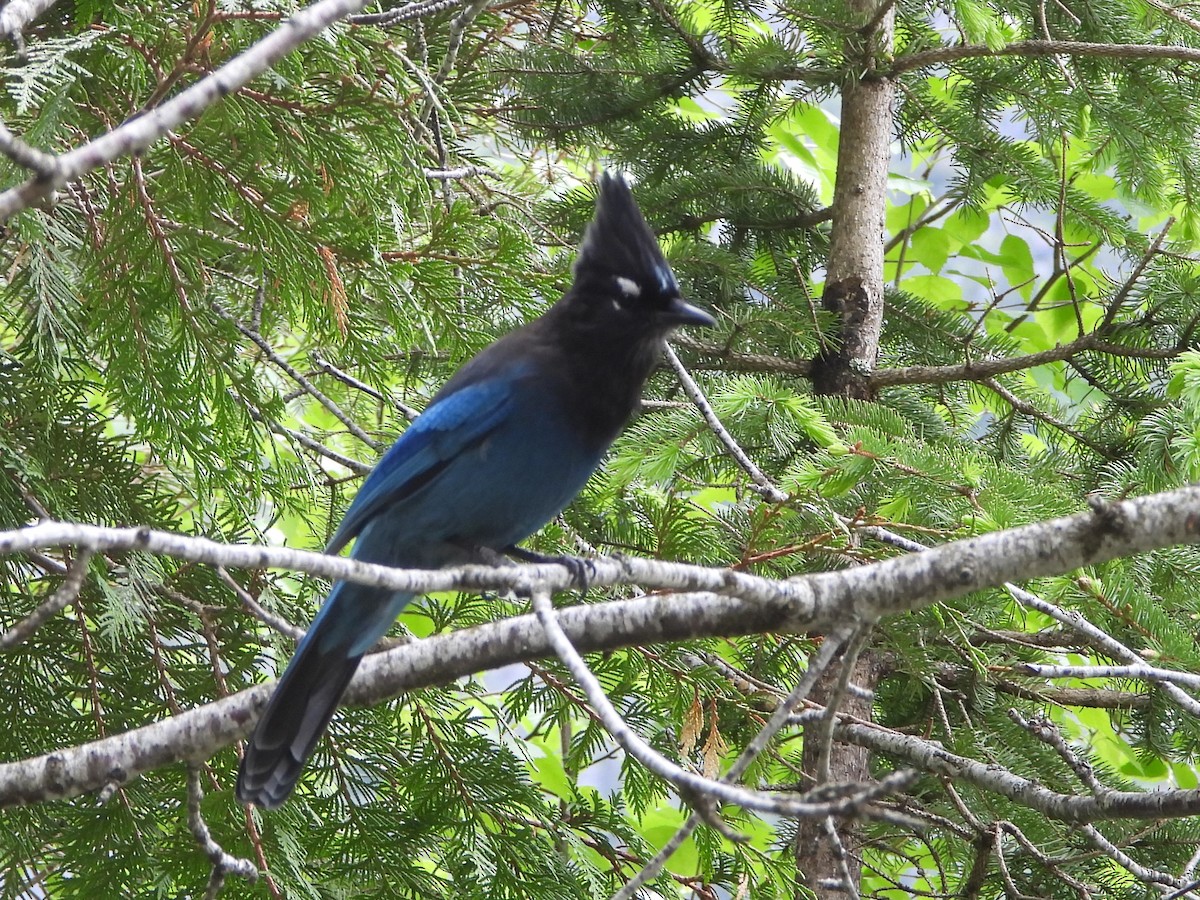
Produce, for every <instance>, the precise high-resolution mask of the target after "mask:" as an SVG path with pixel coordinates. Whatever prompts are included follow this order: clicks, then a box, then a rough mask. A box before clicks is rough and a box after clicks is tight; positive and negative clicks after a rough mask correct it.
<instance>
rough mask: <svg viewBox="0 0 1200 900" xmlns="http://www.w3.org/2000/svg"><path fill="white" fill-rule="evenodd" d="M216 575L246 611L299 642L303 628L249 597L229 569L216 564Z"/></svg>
mask: <svg viewBox="0 0 1200 900" xmlns="http://www.w3.org/2000/svg"><path fill="white" fill-rule="evenodd" d="M217 575H218V576H220V578H221V580H222V581H223V582H225V584H227V585H228V586H229V588H230V590H232V591H233V592H234V594H236V595H237V598H238V599H239V600H241V601H242V606H244V607H245V608H246V611H247V612H248V613H250V615H252V616H254V618H256V619H258V621H260V622H262V623H263V624H264V625H266V626H267V627H268V628H272V629H274V630H275V631H278V632H279V633H280V634H282V635H283V636H284V637H289V638H291V639H292V640H293V641H295V642H296V643H299V642H300V640H301V639H302V638H303V637H304V629H303V628H300V627H299V626H297V625H293V624H292V623H291V622H289V621H288V620H287V619H285V618H283V616H277V615H275V614H274V613H273V612H270V611H269V610H267V609H266V608H265V607H264V606H263V605H262V604H261V603H259V602H258V601H257V600H255V599H254V598H253V597H251V596H250V594H249V592H248V591H247V590H246V589H245V588H244V587H242V586H241V585H240V584H238V583H237V582H236V581H235V580H234V578H233V576H232V575H230V574H229V570H228V569H226V568H225V567H224V566H217Z"/></svg>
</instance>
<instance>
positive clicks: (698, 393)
mask: <svg viewBox="0 0 1200 900" xmlns="http://www.w3.org/2000/svg"><path fill="white" fill-rule="evenodd" d="M663 355H664V356H665V357H666V358H667V362H669V363H670V364H671V368H673V369H674V370H675V374H676V376H677V377H678V378H679V383H680V384H681V385H683V390H684V392H685V393H686V394H687V395H688V397H690V398H691V401H692V402H693V403H695V404H696V408H697V409H698V410H700V414H701V415H702V416H704V421H705V422H707V423H708V427H709V428H711V429H712V433H713V434H714V435H716V437H717V440H719V441H720V442H721V444H722V445H723V446H724V447H725V449H726V450H727V451H728V452H729V455H730V456H731V457H733V459H734V461H735V462H736V463H737V464H738V465H739V466H740V467H741V468H742V471H744V472H745V473H746V474H747V475H749V476H750V480H751V481H753V482H754V488H753V490H754V491H755V493H758V494H761V495H762V496H763V497H764V498H765V499H767V500H769V501H771V502H772V503H783V502H785V501H786V500H787V499H788V495H787V494H786V493H784V492H783V491H781V490H780V489H779V488H777V487H776V486H775V485H774V483H772V481H771V479H769V478H768V477H767V476H766V475H765V474H763V471H762V469H760V468H759V467H758V466H757V465H755V463H754V460H752V459H751V458H750V457H749V456H748V455H747V454H746V451H745V450H743V449H742V448H741V447H740V446H739V445H738V442H737V441H736V440H734V438H733V435H731V434H730V433H729V430H728V429H727V428H726V427H725V426H724V425H722V424H721V420H720V419H719V418H717V414H716V413H715V412H714V411H713V408H712V404H711V403H709V402H708V398H707V397H705V396H704V392H703V391H702V390H700V385H698V384H696V380H695V379H694V378H692V376H691V374H690V373H689V372H688V370H687V369H686V368H685V367H684V365H683V363H682V362H680V360H679V357H678V356H677V355H676V354H675V351H674V349H672V347H671V345H670V344H664V345H663Z"/></svg>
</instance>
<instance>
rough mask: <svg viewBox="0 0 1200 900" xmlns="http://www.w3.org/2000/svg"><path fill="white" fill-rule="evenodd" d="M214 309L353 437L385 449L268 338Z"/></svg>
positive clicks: (216, 308) (226, 312)
mask: <svg viewBox="0 0 1200 900" xmlns="http://www.w3.org/2000/svg"><path fill="white" fill-rule="evenodd" d="M212 308H213V309H214V310H215V311H216V313H217V315H219V316H220V317H221V318H222V319H224V320H225V321H227V322H229V323H230V324H231V325H233V327H234V328H236V329H237V330H238V331H240V332H241V333H242V334H243V335H245V336H246V337H247V338H249V339H250V340H251V341H253V342H254V343H255V345H257V347H258V349H260V350H261V351H262V352H263V354H264V355H265V356H266V357H267V359H269V360H270V361H271V362H273V363H274V364H275V365H276V366H278V367H279V368H280V369H281V370H282V371H283V373H284V374H285V375H287V376H288V377H289V378H291V379H292V380H293V381H294V382H296V384H298V385H300V387H302V388H304V390H305V391H306V392H307V393H308V394H309V395H311V396H312V397H313V399H315V400H316V401H317V402H318V403H320V404H321V405H322V406H324V407H325V408H326V409H327V410H329V412H330V413H331V414H332V415H333V417H334V418H335V419H337V420H338V421H339V422H341V423H342V424H343V425H345V426H346V430H347V431H349V432H350V433H351V434H352V435H354V436H355V437H356V438H358V439H359V440H360V441H362V442H363V443H364V444H366V445H367V446H368V447H370V448H371V449H372V450H376V451H379V450H382V449H383V446H384V445H383V444H382V443H381V442H380V441H377V440H375V439H374V438H373V437H371V436H370V435H369V434H367V433H366V432H365V431H363V430H362V428H360V427H359V425H358V423H357V422H355V421H354V420H353V419H351V418H350V417H349V416H348V415H346V413H344V412H343V411H342V408H341V407H340V406H338V405H337V404H336V403H334V402H333V401H332V400H331V399H330V398H329V397H327V396H325V394H324V393H323V392H322V391H321V390H320V389H319V388H318V387H317V386H316V385H315V384H313V383H312V382H311V381H309V380H308V379H307V378H306V377H304V375H303V374H302V373H300V372H299V371H298V370H297V369H296V368H295V367H294V366H293V365H292V364H291V363H289V362H288V361H287V360H286V359H284V358H283V357H282V356H280V355H279V354H278V353H276V352H275V350H274V348H272V347H271V345H270V344H269V343H268V342H267V339H266V338H264V337H263V336H262V335H261V334H259V333H258V332H257V331H254V330H252V329H251V328H249V327H248V326H246V325H243V324H242V323H241V322H240V321H238V318H237V317H236V316H235V315H233V313H231V312H229V311H228V310H226V309H224V308H223V307H221V306H220V305H219V304H217V303H213V304H212Z"/></svg>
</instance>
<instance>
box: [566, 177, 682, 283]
mask: <svg viewBox="0 0 1200 900" xmlns="http://www.w3.org/2000/svg"><path fill="white" fill-rule="evenodd" d="M599 189H600V193H599V196H598V197H597V199H596V214H595V216H594V217H593V218H592V221H591V224H589V225H588V227H587V231H586V232H585V233H584V236H583V243H582V245H581V246H580V248H579V256H578V258H577V259H576V260H575V269H574V272H575V287H576V289H577V290H579V291H581V292H587V293H598V294H604V295H612V294H617V295H619V296H623V297H625V298H628V299H634V298H638V299H639V300H640V301H641V302H646V303H650V304H653V305H658V304H661V303H663V302H665V301H667V300H668V299H670V298H672V297H678V296H679V285H678V284H676V282H675V275H674V274H673V273H672V272H671V267H670V266H669V265H667V261H666V260H665V259H663V255H662V250H660V249H659V246H658V239H657V238H656V237H655V236H654V232H653V231H651V230H650V226H649V225H647V224H646V219H645V218H644V217H643V216H642V211H641V210H640V209H638V205H637V202H636V201H635V200H634V199H633V192H632V191H630V190H629V185H628V184H627V183H626V181H625V178H624V177H623V176H621V175H618V174H614V173H612V172H605V173H604V174H603V175H601V176H600V185H599Z"/></svg>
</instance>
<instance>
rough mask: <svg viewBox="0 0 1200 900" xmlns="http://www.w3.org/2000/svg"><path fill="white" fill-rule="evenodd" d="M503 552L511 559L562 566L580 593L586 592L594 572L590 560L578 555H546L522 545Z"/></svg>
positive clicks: (506, 548)
mask: <svg viewBox="0 0 1200 900" xmlns="http://www.w3.org/2000/svg"><path fill="white" fill-rule="evenodd" d="M504 552H505V553H506V554H508V555H509V556H511V557H512V558H513V559H519V560H520V561H521V562H527V563H538V564H539V565H553V566H562V567H563V568H564V569H566V570H567V571H568V572H570V573H571V580H572V581H574V582H575V584H576V585H577V586H578V587H579V591H580V593H581V594H586V593H587V591H588V586H589V585H590V584H591V581H592V576H593V575H594V574H595V573H596V569H595V567H594V566H593V565H592V561H591V560H590V559H583V558H582V557H579V556H566V555H562V556H547V555H545V554H543V553H534V552H533V551H532V550H526V549H525V548H524V547H517V546H515V545H514V546H512V547H505V548H504Z"/></svg>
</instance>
